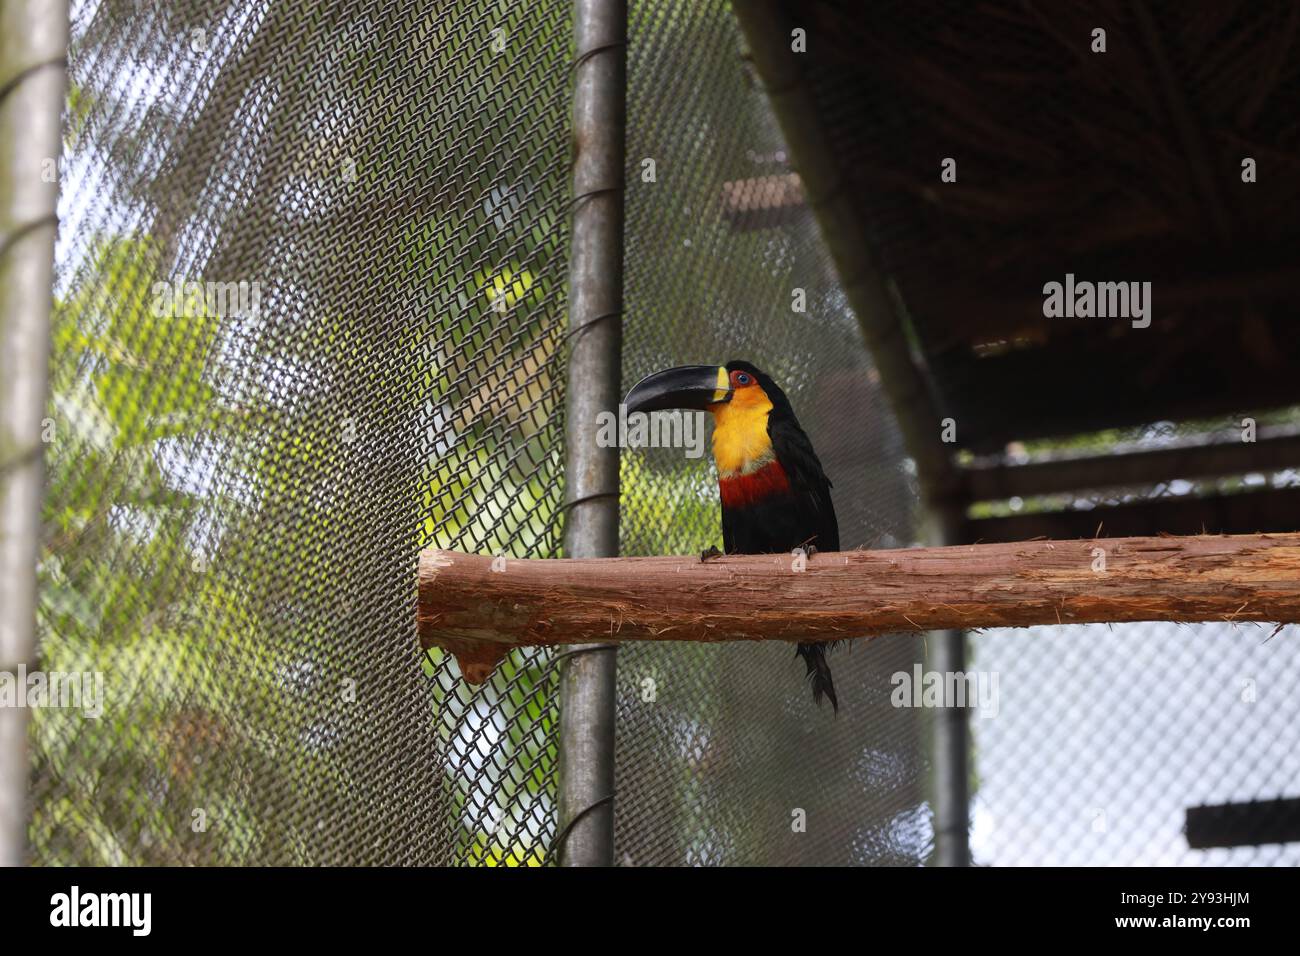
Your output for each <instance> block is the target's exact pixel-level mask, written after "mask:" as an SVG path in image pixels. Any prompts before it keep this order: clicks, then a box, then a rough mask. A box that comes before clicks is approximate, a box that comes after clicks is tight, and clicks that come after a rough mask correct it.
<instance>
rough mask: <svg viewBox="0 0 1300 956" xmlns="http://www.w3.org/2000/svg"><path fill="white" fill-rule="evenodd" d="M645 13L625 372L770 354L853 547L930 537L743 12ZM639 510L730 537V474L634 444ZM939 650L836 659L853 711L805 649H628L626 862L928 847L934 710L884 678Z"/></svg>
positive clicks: (871, 652)
mask: <svg viewBox="0 0 1300 956" xmlns="http://www.w3.org/2000/svg"><path fill="white" fill-rule="evenodd" d="M631 12H632V22H631V30H630V41H631V42H630V50H629V63H628V75H629V82H630V89H629V94H628V95H629V103H628V111H629V112H628V117H629V122H628V128H629V138H628V164H629V167H630V172H631V177H630V182H629V187H628V200H627V214H628V222H627V230H628V246H627V257H626V269H627V280H626V281H627V310H628V317H629V318H628V322H627V332H626V335H627V340H626V343H625V347H624V364H623V379H624V381H625V382H635V381H637V380H638V379H640V378H641V377H642V376H644V375H646V374H648V373H650V372H652V371H654V370H656V369H658V368H663V367H666V366H669V365H674V364H686V363H715V364H716V363H723V362H726V361H728V360H731V359H745V360H748V361H752V362H753V363H754V364H756V365H757V366H758V367H760V368H762V369H763V370H764V371H766V372H767V373H768V374H769V375H771V376H772V377H773V378H774V379H775V380H776V381H777V382H778V383H779V384H780V385H781V386H782V388H783V389H784V390H785V391H786V392H787V394H788V395H789V396H790V399H791V402H792V403H793V405H794V408H795V410H796V412H797V414H798V415H799V419H800V421H801V422H802V423H803V424H804V426H805V427H806V429H807V430H808V433H809V436H810V438H811V439H812V441H813V444H814V445H815V447H816V448H817V450H818V454H819V455H820V456H821V459H822V462H823V464H824V465H825V467H826V471H827V473H828V475H829V476H830V478H831V480H832V482H834V486H835V487H834V492H833V494H834V500H835V505H836V509H837V512H838V516H839V521H840V533H841V542H842V545H843V546H844V547H847V548H853V547H859V546H864V545H868V544H872V545H875V546H878V547H889V546H891V545H895V546H896V545H906V544H908V543H910V542H911V540H912V531H913V529H912V522H913V512H914V510H915V491H914V488H913V487H912V484H913V483H912V481H911V479H910V476H909V475H908V473H907V470H906V466H905V464H904V458H903V452H902V447H901V443H900V440H899V438H898V435H897V433H896V431H895V429H894V425H893V420H892V416H891V415H890V413H889V412H888V411H887V406H886V404H885V401H884V398H883V396H882V395H881V394H880V392H879V391H878V389H877V387H876V385H875V380H874V374H873V371H872V368H871V363H870V361H869V359H868V357H867V355H866V353H865V350H864V349H863V347H862V344H861V339H860V335H859V332H858V330H857V326H856V324H855V322H854V319H853V317H852V315H851V313H850V312H849V311H848V309H847V307H846V304H845V302H844V299H843V296H842V295H841V293H840V290H839V289H838V287H837V285H836V281H835V278H834V275H833V272H832V269H831V266H830V263H829V261H828V259H827V256H826V254H825V252H824V250H823V248H822V247H821V245H820V243H819V240H818V236H817V231H816V226H815V224H814V222H813V219H812V215H811V213H810V212H809V211H808V210H807V209H806V207H804V206H803V205H802V202H801V199H800V195H799V189H798V183H797V178H792V177H791V167H790V162H789V158H788V157H787V156H786V154H785V152H784V146H783V143H782V141H781V138H780V136H779V134H778V132H777V130H776V129H775V127H774V123H773V121H772V119H771V115H770V112H769V110H768V107H767V105H766V101H765V98H764V93H763V91H762V90H761V88H760V87H759V84H758V83H757V81H756V79H755V78H753V77H752V76H751V74H750V72H749V70H748V69H747V67H746V62H745V54H744V50H743V48H742V46H741V44H740V40H739V36H738V33H737V30H736V28H735V25H734V23H733V22H732V20H731V18H730V17H729V15H728V14H727V13H726V11H725V10H724V9H723V8H722V7H721V6H720V5H714V4H684V3H676V2H645V3H636V4H633V5H632V8H631ZM801 306H802V308H801ZM622 501H623V536H622V544H623V550H624V553H626V554H654V553H661V554H662V553H692V552H696V553H698V552H699V551H701V550H703V549H705V548H707V547H709V546H710V545H716V546H719V547H720V546H721V544H722V540H721V538H722V536H721V526H720V523H719V515H718V504H717V489H716V486H715V484H714V477H713V473H712V469H710V468H707V467H704V468H702V467H700V463H699V462H698V461H691V460H689V459H686V458H684V456H683V454H682V452H681V451H680V450H648V451H644V452H631V453H627V454H625V456H624V464H623V496H622ZM920 654H921V647H920V641H919V640H918V639H915V638H892V639H888V640H883V641H880V642H875V643H871V644H867V645H863V646H856V647H851V648H849V649H845V650H843V651H841V652H839V653H836V654H833V655H832V666H833V669H834V671H835V677H836V683H837V687H838V686H840V685H843V688H844V689H843V690H842V691H841V694H840V697H841V700H842V701H843V702H844V703H843V706H842V707H841V710H840V713H839V716H838V717H836V716H833V715H832V713H831V711H830V708H829V707H827V708H825V709H824V710H818V709H817V708H816V707H815V706H814V704H813V702H812V699H811V695H810V694H809V692H808V689H807V685H806V684H805V682H804V681H803V679H802V673H803V670H802V666H801V665H800V664H798V663H797V661H796V660H795V657H794V654H793V651H792V649H791V648H790V647H788V646H784V645H781V646H760V647H745V646H727V645H719V646H686V645H675V646H664V647H660V646H650V645H643V646H633V645H628V646H625V647H624V648H623V649H622V650H620V652H619V712H618V735H617V740H618V765H617V779H618V782H619V789H618V804H617V816H616V828H617V832H616V858H617V859H618V860H619V861H621V862H624V863H637V864H678V863H750V864H755V863H758V864H776V863H782V864H794V863H820V864H842V863H851V862H874V863H909V862H910V863H915V862H918V861H920V860H922V859H924V858H925V857H926V855H927V854H928V852H929V848H930V830H929V819H928V811H927V808H926V806H925V802H924V800H925V795H924V786H925V781H926V774H927V771H928V767H927V761H926V756H925V748H924V746H923V739H922V735H923V734H924V721H923V720H921V719H920V718H919V717H918V716H917V715H916V713H915V712H913V711H908V710H900V709H895V708H892V707H890V706H889V692H890V690H891V687H890V684H889V679H888V678H889V675H890V674H891V673H892V672H895V671H898V670H907V669H910V667H911V666H912V663H913V662H914V661H916V660H919V659H920V656H919V655H920ZM800 811H802V814H803V818H806V831H802V832H801V831H799V830H798V829H797V828H795V827H792V822H793V819H794V818H795V817H796V816H797V815H798V814H799V812H800Z"/></svg>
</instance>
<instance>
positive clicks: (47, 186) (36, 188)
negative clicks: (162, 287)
mask: <svg viewBox="0 0 1300 956" xmlns="http://www.w3.org/2000/svg"><path fill="white" fill-rule="evenodd" d="M67 46H68V8H67V4H66V3H63V2H59V0H0V672H7V673H9V674H11V675H13V677H14V679H17V678H18V670H19V668H32V667H34V666H35V660H36V558H37V553H38V550H37V547H38V544H37V543H38V535H39V532H40V510H41V484H42V478H43V473H44V469H43V454H42V452H43V449H44V446H43V444H42V442H41V438H42V435H41V432H42V421H43V420H44V417H45V389H46V376H47V366H48V363H49V319H50V306H51V301H52V292H51V289H52V286H53V277H54V236H55V231H56V225H57V221H56V219H55V214H56V213H55V210H56V206H57V203H58V195H59V184H58V175H57V164H58V159H59V150H60V146H61V144H62V115H63V97H64V73H65V64H66V59H65V58H66V55H67ZM27 779H28V764H27V710H26V709H25V708H23V707H0V866H17V865H20V864H21V863H22V862H23V861H24V857H25V855H26V846H27Z"/></svg>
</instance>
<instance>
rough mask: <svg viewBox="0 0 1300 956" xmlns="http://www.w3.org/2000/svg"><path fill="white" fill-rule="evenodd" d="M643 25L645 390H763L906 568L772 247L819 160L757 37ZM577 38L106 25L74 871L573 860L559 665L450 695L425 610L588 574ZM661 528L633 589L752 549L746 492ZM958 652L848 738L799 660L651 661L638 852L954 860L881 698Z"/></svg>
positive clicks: (634, 215)
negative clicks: (541, 559) (575, 321)
mask: <svg viewBox="0 0 1300 956" xmlns="http://www.w3.org/2000/svg"><path fill="white" fill-rule="evenodd" d="M633 24H634V25H633V28H632V35H631V45H630V52H629V63H630V70H631V75H632V77H633V81H632V89H631V92H630V99H631V104H630V110H631V116H632V128H633V132H632V134H631V143H630V156H632V157H634V160H633V161H632V162H631V163H630V166H632V168H631V169H630V170H629V174H630V180H629V181H630V183H631V186H630V188H629V198H628V210H629V216H630V224H629V230H628V232H629V237H628V250H627V263H628V272H629V289H628V308H627V319H626V323H627V339H628V347H627V351H626V361H625V371H626V374H627V375H628V376H635V375H637V374H639V373H640V372H643V371H646V370H648V369H650V368H651V367H652V366H655V365H656V364H657V363H661V362H666V361H676V360H686V359H697V360H700V361H725V360H727V359H729V358H732V357H736V356H743V357H745V358H749V359H752V360H754V361H756V362H758V363H760V364H762V365H763V366H765V367H766V368H768V369H769V370H770V371H771V372H772V373H773V374H774V375H776V376H777V377H778V378H779V379H780V380H781V381H782V382H783V384H784V385H785V386H786V387H787V389H788V390H789V391H790V393H791V395H792V397H793V399H794V401H795V404H796V407H797V408H798V409H799V411H800V413H801V415H803V417H804V420H805V422H806V424H807V425H808V427H809V430H810V431H811V433H812V435H813V437H814V440H815V441H817V443H818V447H819V448H820V449H821V452H822V456H823V459H824V460H825V463H826V466H827V469H828V471H829V472H830V474H831V475H832V477H833V478H834V479H835V481H836V482H837V485H836V497H837V501H838V502H839V507H840V520H841V526H842V528H843V529H844V538H845V542H846V544H847V545H849V546H853V545H858V544H866V543H870V542H876V543H889V542H901V541H906V540H907V538H908V534H909V530H910V524H911V507H912V504H911V503H912V497H911V493H910V491H909V489H908V479H907V475H906V473H905V472H904V470H903V468H902V459H901V452H900V449H899V445H898V441H897V439H896V437H895V435H894V433H893V431H892V427H891V423H890V419H889V415H888V413H887V412H886V410H885V408H884V406H883V404H882V402H881V400H880V398H879V397H878V395H877V394H876V392H875V390H874V387H873V385H872V382H871V378H870V366H869V363H868V362H867V359H866V356H865V355H864V353H863V350H862V348H861V345H860V344H859V341H858V337H857V333H856V330H855V327H854V325H853V323H852V320H851V318H850V316H849V315H848V314H847V312H846V310H845V307H844V305H843V302H842V300H841V298H840V296H839V295H838V293H837V290H836V288H835V283H834V279H833V278H832V276H831V274H830V271H829V269H828V266H827V263H826V260H825V258H824V256H823V255H822V253H821V252H820V250H819V248H818V246H817V243H816V235H815V230H814V227H813V225H812V222H811V220H810V218H809V217H808V215H807V214H806V213H801V212H800V213H797V214H796V215H794V216H793V218H788V219H786V220H785V221H777V222H752V221H751V222H745V221H738V220H737V218H736V216H735V215H733V214H732V213H733V212H734V210H733V209H732V208H731V206H732V205H734V202H732V203H731V205H729V202H730V200H729V198H728V197H732V196H733V194H734V192H735V190H736V189H741V191H742V192H743V191H744V190H746V189H749V186H750V182H751V181H754V182H758V181H761V180H762V177H766V176H782V175H786V174H788V171H789V168H788V162H787V161H786V159H785V158H784V156H783V155H782V154H781V152H780V150H781V144H780V139H779V137H778V136H777V135H776V133H775V131H774V130H773V128H772V124H771V122H770V120H769V118H768V115H767V110H766V107H765V104H764V100H763V96H762V94H761V92H760V91H759V90H758V89H756V88H755V86H754V84H753V83H752V82H751V81H750V80H749V79H748V78H747V74H746V71H745V68H744V62H743V56H742V51H741V49H740V48H739V46H738V41H737V36H738V34H737V32H736V29H735V26H734V24H733V22H732V21H731V19H730V15H729V12H728V11H727V9H726V8H725V6H723V5H721V4H694V3H680V2H646V3H636V4H633ZM570 34H571V15H570V10H569V4H568V3H567V2H556V3H541V4H517V3H499V2H489V0H482V2H462V3H455V4H447V5H433V6H430V5H428V4H422V3H416V2H410V3H359V2H355V0H348V2H334V3H320V2H310V3H307V2H270V3H256V4H255V3H246V2H242V0H228V2H224V3H215V4H214V3H207V2H205V3H197V2H177V3H161V4H154V3H145V2H130V0H102V2H98V3H96V2H90V0H87V2H82V3H77V4H75V5H74V9H73V42H72V48H71V51H70V80H71V95H70V99H69V104H68V109H67V114H66V122H65V126H66V155H65V160H64V172H63V176H64V189H63V200H62V206H61V209H60V215H61V218H62V230H61V239H60V244H59V249H58V257H57V258H58V280H57V287H56V300H57V301H56V315H55V353H54V356H55V357H54V363H53V369H52V372H53V389H52V398H51V406H50V418H51V420H52V422H53V426H52V427H53V428H54V430H55V432H56V434H55V436H54V440H53V441H52V442H51V444H50V446H49V467H50V476H51V480H50V486H49V491H48V496H47V504H46V510H45V535H44V549H43V557H42V562H41V613H40V625H41V662H42V666H43V667H44V668H46V669H47V670H50V671H56V670H57V671H68V672H83V671H84V672H92V673H93V672H98V673H102V674H103V675H104V686H103V701H102V703H103V713H102V716H100V717H99V718H98V719H84V717H85V715H84V714H83V713H82V712H80V711H75V710H43V711H40V712H39V714H38V716H37V718H36V721H35V725H34V731H33V734H34V737H33V743H34V749H35V766H34V769H33V774H32V797H33V822H32V826H31V838H32V843H33V857H34V859H35V860H36V861H38V862H43V863H56V862H66V863H164V864H166V863H253V862H262V863H345V862H346V863H371V862H403V863H439V862H453V861H454V862H470V863H539V862H542V861H543V860H544V859H545V858H546V854H547V850H548V847H549V845H550V842H551V841H552V839H553V838H554V835H555V829H556V824H555V819H554V800H553V797H554V777H555V767H556V754H557V741H556V731H555V727H556V722H555V719H554V717H555V715H554V697H555V691H556V682H555V668H552V667H550V666H549V665H548V655H547V654H545V653H542V652H531V653H521V654H517V655H515V656H514V657H513V658H512V659H511V660H510V661H509V662H508V663H507V664H506V665H504V666H503V667H501V668H500V669H499V671H498V673H497V674H496V675H495V676H494V677H493V678H492V680H491V681H490V682H489V683H488V684H487V685H485V686H483V687H482V688H479V689H471V688H470V687H468V686H467V685H466V684H464V683H463V682H462V681H461V680H460V679H459V675H458V673H457V671H456V669H455V665H454V663H453V662H452V661H451V660H450V659H444V658H441V657H439V656H436V655H435V656H433V657H430V658H429V659H426V660H425V661H424V662H423V664H422V662H421V659H420V657H419V656H418V654H417V652H416V650H415V644H414V640H413V612H414V595H413V582H414V566H415V557H416V553H417V550H418V549H419V547H421V546H424V545H428V544H434V543H436V544H438V545H440V546H443V547H452V548H459V549H464V550H470V551H484V552H490V553H502V554H509V555H514V556H554V555H556V554H557V553H558V531H559V520H558V518H557V511H558V506H559V504H560V502H561V488H562V477H563V476H562V474H561V466H560V463H561V461H562V458H563V456H562V435H563V432H562V427H561V424H562V423H561V422H560V419H559V414H560V410H561V408H562V401H561V397H562V396H561V387H562V381H561V378H562V369H563V359H564V353H563V348H564V339H563V336H562V335H561V334H560V330H561V329H562V328H563V327H564V308H565V295H564V288H563V276H564V274H565V266H566V256H567V236H566V233H565V225H566V218H567V212H568V205H567V190H568V181H567V177H568V173H569V165H568V161H569V140H568V128H569V125H568V124H569V104H570V99H569V97H570V88H571V83H570V69H569V66H570V62H571V51H570ZM643 157H644V158H646V159H648V160H652V161H653V163H654V164H655V167H656V168H655V169H654V170H652V171H650V175H649V176H646V175H643V173H644V170H643V164H642V163H641V160H642V158H643ZM787 178H788V177H787ZM796 288H801V289H802V290H803V293H801V294H805V293H806V296H807V305H806V309H805V310H802V311H798V312H796V311H793V310H792V294H793V292H794V290H795V289H796ZM864 409H869V410H870V412H871V413H870V414H864V412H863V410H864ZM624 492H625V495H624V500H625V508H626V512H625V515H626V517H625V520H624V547H625V550H626V551H627V552H628V553H654V552H671V551H680V550H682V549H699V548H702V547H704V546H706V545H708V544H711V543H717V542H718V537H719V528H718V519H717V503H716V491H715V490H714V489H713V488H712V487H711V478H710V472H709V469H708V467H707V464H706V463H704V462H698V461H697V462H684V461H683V460H681V459H680V458H670V457H669V456H668V455H667V454H664V455H663V456H655V455H651V456H647V457H645V458H641V457H630V458H629V459H628V460H627V462H626V465H625V474H624ZM917 647H918V643H917V642H916V641H914V640H909V641H899V642H894V643H889V644H883V643H882V644H881V645H879V646H878V648H877V647H863V648H857V649H855V650H854V651H853V652H845V653H843V654H840V655H838V656H837V660H836V667H837V671H838V674H837V677H838V679H839V681H840V683H841V686H842V687H843V691H842V694H843V697H844V699H845V701H846V703H847V706H846V707H845V709H844V713H842V714H841V715H840V717H839V718H838V719H835V718H833V717H832V716H831V715H830V713H829V712H819V711H817V710H815V709H814V707H813V705H812V703H811V701H810V699H809V695H808V693H807V690H806V687H805V686H804V683H803V680H802V676H801V671H800V669H799V666H798V665H797V663H796V662H795V661H794V660H793V657H792V654H791V653H790V652H789V650H788V649H787V648H784V647H771V648H753V647H745V648H739V647H736V648H693V647H673V648H650V649H628V650H625V651H624V652H623V655H622V657H623V659H622V662H621V673H622V674H623V677H622V685H621V688H620V701H621V703H620V715H619V728H618V730H619V743H620V764H619V792H618V814H619V855H620V857H621V858H622V859H624V860H630V861H635V862H691V861H734V862H763V861H778V860H805V861H832V860H845V861H848V860H890V861H899V860H903V861H917V860H920V859H922V858H923V857H924V855H925V852H926V840H927V836H926V827H925V824H924V819H923V817H924V812H923V809H922V806H921V795H920V789H921V781H922V773H923V771H924V761H923V758H922V756H921V748H920V739H919V729H918V727H919V723H918V721H917V720H916V719H915V718H913V717H912V716H910V715H907V714H905V713H899V712H896V711H891V710H890V709H888V708H884V707H882V706H881V700H882V694H881V693H880V687H881V683H880V681H878V680H874V679H869V678H870V675H873V674H874V675H878V674H879V672H880V671H881V670H882V669H890V668H893V667H894V666H895V664H896V663H897V662H900V661H910V660H911V659H912V658H913V657H914V655H915V654H916V652H917ZM649 688H653V690H651V689H649ZM799 809H802V810H803V811H805V812H806V813H807V817H808V824H807V827H808V833H807V834H806V835H803V834H792V827H791V815H792V813H793V812H795V811H796V810H799Z"/></svg>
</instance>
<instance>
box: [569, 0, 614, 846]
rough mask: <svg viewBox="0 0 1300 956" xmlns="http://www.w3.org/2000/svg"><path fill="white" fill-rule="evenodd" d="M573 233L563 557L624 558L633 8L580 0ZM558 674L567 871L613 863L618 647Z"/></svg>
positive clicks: (582, 654) (572, 655)
mask: <svg viewBox="0 0 1300 956" xmlns="http://www.w3.org/2000/svg"><path fill="white" fill-rule="evenodd" d="M574 34H575V37H576V44H575V54H576V59H575V61H574V63H575V67H574V71H575V74H576V88H575V90H574V97H573V137H574V172H573V197H574V198H573V202H574V206H573V234H572V256H571V259H570V264H569V335H570V337H571V339H572V350H571V353H570V358H569V381H568V404H567V418H566V425H565V429H566V441H565V447H566V458H565V472H564V473H565V485H566V489H567V491H566V507H567V508H568V516H567V520H566V523H565V528H564V553H565V555H566V556H568V557H573V558H595V557H612V556H614V555H616V554H618V449H617V448H600V447H597V445H596V434H597V421H596V416H597V415H598V414H599V413H600V412H602V411H613V410H616V409H617V408H618V403H619V399H620V397H621V394H620V389H619V385H620V378H621V365H622V350H623V323H622V310H623V178H624V165H623V161H624V143H623V135H624V127H625V125H626V112H627V111H626V103H625V96H626V90H627V67H626V56H627V4H626V2H625V0H576V2H575V4H574ZM568 655H569V656H568V658H567V660H566V661H565V663H564V665H563V668H564V669H563V671H562V673H561V676H560V801H559V820H560V832H559V835H558V836H557V843H558V846H557V851H558V858H559V861H560V863H561V865H564V866H609V865H611V864H612V863H613V862H614V806H613V803H614V667H615V649H614V647H613V646H611V645H602V644H584V645H578V646H575V647H574V648H572V649H570V651H569V652H568Z"/></svg>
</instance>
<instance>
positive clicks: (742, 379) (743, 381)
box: [736, 372, 753, 385]
mask: <svg viewBox="0 0 1300 956" xmlns="http://www.w3.org/2000/svg"><path fill="white" fill-rule="evenodd" d="M751 381H753V379H751V378H750V377H749V376H748V375H746V374H745V373H744V372H737V373H736V384H737V385H748V384H749V383H750V382H751Z"/></svg>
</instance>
